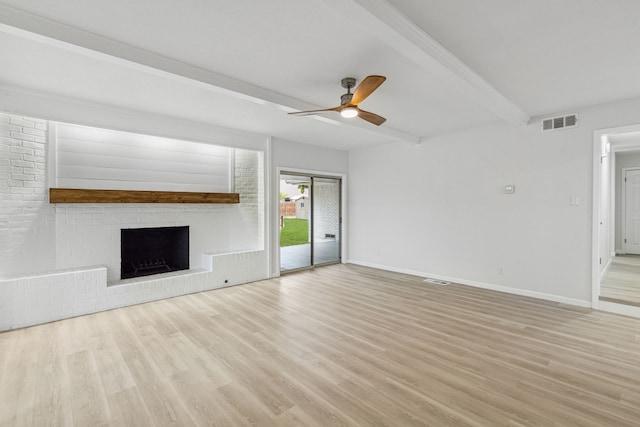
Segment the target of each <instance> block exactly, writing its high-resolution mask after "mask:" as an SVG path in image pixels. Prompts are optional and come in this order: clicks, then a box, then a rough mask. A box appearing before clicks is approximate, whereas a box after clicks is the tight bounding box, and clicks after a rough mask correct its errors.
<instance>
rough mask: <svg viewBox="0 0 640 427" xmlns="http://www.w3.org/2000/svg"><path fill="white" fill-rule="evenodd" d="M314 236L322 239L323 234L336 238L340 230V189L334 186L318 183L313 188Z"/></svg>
mask: <svg viewBox="0 0 640 427" xmlns="http://www.w3.org/2000/svg"><path fill="white" fill-rule="evenodd" d="M313 199H314V202H315V209H314V215H315V219H314V234H315V236H314V237H315V238H316V239H324V237H325V234H335V235H336V237H339V236H338V233H339V230H340V188H339V186H338V185H336V184H330V183H322V182H319V183H317V184H314V186H313Z"/></svg>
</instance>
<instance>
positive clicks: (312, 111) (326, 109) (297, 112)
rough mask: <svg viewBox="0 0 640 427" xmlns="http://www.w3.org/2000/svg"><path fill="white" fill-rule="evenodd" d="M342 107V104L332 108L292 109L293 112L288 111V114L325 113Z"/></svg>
mask: <svg viewBox="0 0 640 427" xmlns="http://www.w3.org/2000/svg"><path fill="white" fill-rule="evenodd" d="M343 108H344V106H343V105H340V106H339V107H333V108H324V109H322V110H307V111H294V112H293V113H288V114H298V115H302V116H305V115H311V114H318V113H326V112H327V111H340V110H342V109H343Z"/></svg>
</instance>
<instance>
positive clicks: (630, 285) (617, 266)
mask: <svg viewBox="0 0 640 427" xmlns="http://www.w3.org/2000/svg"><path fill="white" fill-rule="evenodd" d="M600 299H601V300H602V301H611V302H616V303H621V304H628V305H634V306H640V255H623V256H616V257H614V258H613V259H612V260H611V265H609V268H607V271H606V272H605V273H604V275H603V277H602V280H601V281H600Z"/></svg>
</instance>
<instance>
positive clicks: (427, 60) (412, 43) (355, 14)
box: [323, 0, 529, 125]
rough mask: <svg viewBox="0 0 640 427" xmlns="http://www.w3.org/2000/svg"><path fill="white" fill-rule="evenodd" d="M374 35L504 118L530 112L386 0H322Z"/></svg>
mask: <svg viewBox="0 0 640 427" xmlns="http://www.w3.org/2000/svg"><path fill="white" fill-rule="evenodd" d="M323 1H324V2H325V3H326V4H327V5H329V6H331V7H332V8H334V9H335V10H336V11H338V12H339V13H341V14H344V15H345V16H347V17H348V18H349V20H350V21H351V22H352V23H353V24H354V25H357V26H359V27H361V28H363V29H364V30H365V31H367V32H368V33H370V34H371V35H372V36H373V37H376V38H378V39H379V40H380V41H382V42H383V43H385V44H387V45H388V46H390V47H391V48H393V49H395V50H396V51H398V52H399V53H401V54H403V55H404V56H406V57H407V58H408V59H410V60H412V61H413V62H415V63H416V64H418V65H420V66H421V67H423V68H424V69H425V70H426V71H428V72H429V73H430V74H432V75H435V76H436V77H437V78H439V79H441V80H442V81H444V82H446V83H448V84H449V85H450V86H451V87H454V88H458V89H459V90H460V91H461V93H463V94H466V95H467V96H471V98H472V99H474V100H475V102H476V103H477V104H478V105H480V106H483V107H484V108H486V109H487V110H489V111H491V112H493V113H494V114H496V115H497V116H498V117H500V118H502V119H503V120H505V121H507V122H509V123H513V124H518V125H524V124H527V123H528V122H529V115H528V114H527V113H525V112H524V111H523V110H522V109H521V108H520V107H519V106H517V105H516V104H515V103H513V102H512V101H510V100H509V99H507V98H506V97H505V96H504V95H502V94H501V93H500V92H498V91H497V90H496V89H495V88H494V87H493V86H491V85H490V84H489V83H488V82H487V81H486V80H484V79H483V78H482V77H480V75H478V74H477V73H476V72H475V71H473V70H472V69H471V68H470V67H469V66H467V65H466V64H465V63H463V62H462V61H461V60H460V59H458V58H457V57H456V56H455V55H454V54H453V53H451V52H450V51H448V50H447V49H446V48H445V47H444V46H442V45H441V44H440V43H438V42H437V41H436V40H435V39H433V38H432V37H431V36H430V35H429V34H427V33H426V32H425V31H424V30H423V29H422V28H420V27H419V26H418V25H416V24H415V23H414V22H413V21H411V19H409V18H408V17H407V16H406V15H404V14H403V13H402V12H401V11H400V10H399V9H398V8H397V7H395V6H394V5H392V4H390V3H389V2H388V1H387V0H323Z"/></svg>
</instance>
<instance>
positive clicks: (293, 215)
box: [279, 171, 342, 273]
mask: <svg viewBox="0 0 640 427" xmlns="http://www.w3.org/2000/svg"><path fill="white" fill-rule="evenodd" d="M279 182H280V211H279V225H280V236H279V242H280V272H281V273H284V272H290V271H297V270H301V269H306V268H312V267H314V266H319V265H326V264H334V263H339V262H341V239H342V204H341V199H342V197H341V195H342V180H341V179H340V178H336V177H329V176H318V175H311V174H301V173H294V172H285V171H282V172H280V177H279Z"/></svg>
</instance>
